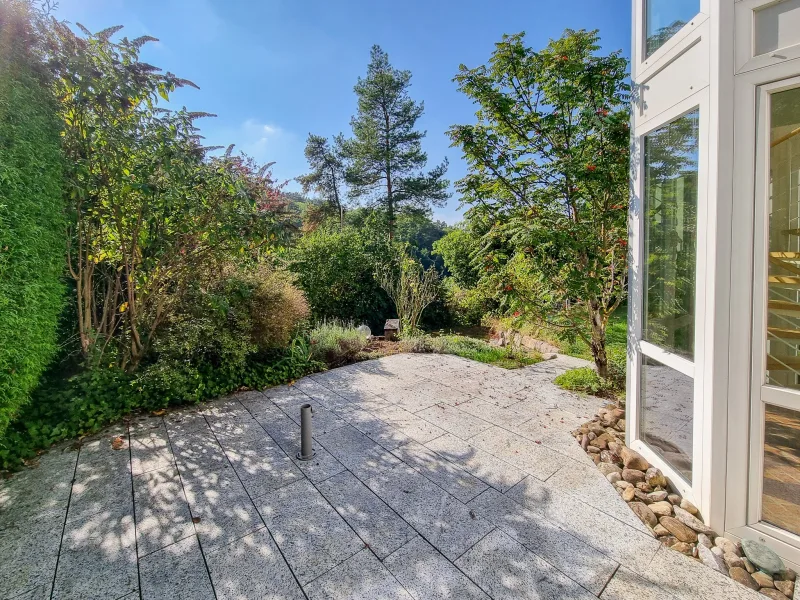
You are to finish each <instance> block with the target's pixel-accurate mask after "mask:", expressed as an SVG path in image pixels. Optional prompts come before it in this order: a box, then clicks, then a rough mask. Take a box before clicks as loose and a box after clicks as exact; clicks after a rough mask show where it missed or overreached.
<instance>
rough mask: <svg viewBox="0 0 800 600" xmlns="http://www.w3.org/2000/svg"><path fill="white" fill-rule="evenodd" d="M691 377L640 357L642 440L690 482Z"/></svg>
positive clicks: (692, 410)
mask: <svg viewBox="0 0 800 600" xmlns="http://www.w3.org/2000/svg"><path fill="white" fill-rule="evenodd" d="M693 422H694V380H693V379H692V378H691V377H687V376H686V375H684V374H683V373H679V372H678V371H675V370H674V369H670V368H669V367H667V366H665V365H663V364H661V363H660V362H658V361H656V360H653V359H652V358H649V357H647V356H645V357H643V358H642V405H641V430H642V435H641V437H642V441H643V442H645V443H646V444H647V445H648V446H650V449H651V450H653V451H654V452H655V453H656V454H658V455H660V456H662V457H663V458H664V460H666V461H667V462H668V463H669V464H670V465H672V468H674V469H675V470H676V471H678V472H679V473H680V474H681V475H683V476H684V477H685V478H686V480H687V481H688V482H689V483H691V482H692V428H693Z"/></svg>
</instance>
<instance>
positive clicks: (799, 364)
mask: <svg viewBox="0 0 800 600" xmlns="http://www.w3.org/2000/svg"><path fill="white" fill-rule="evenodd" d="M798 128H800V89H794V90H788V91H785V92H779V93H777V94H773V95H772V99H771V104H770V152H769V173H770V202H769V261H768V264H769V273H768V279H767V286H768V291H769V306H768V312H767V331H766V335H767V372H766V382H767V383H768V384H770V385H776V386H780V387H787V388H794V389H800V352H798V348H800V198H798V194H799V193H800V188H798V177H800V136H799V135H797V133H798Z"/></svg>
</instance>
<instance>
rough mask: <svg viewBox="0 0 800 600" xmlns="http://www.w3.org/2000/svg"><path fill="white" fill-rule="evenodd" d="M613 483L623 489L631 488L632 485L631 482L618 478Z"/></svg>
mask: <svg viewBox="0 0 800 600" xmlns="http://www.w3.org/2000/svg"><path fill="white" fill-rule="evenodd" d="M614 485H615V486H617V487H618V488H620V489H623V490H626V489H628V488H632V487H633V484H632V483H628V482H627V481H624V480H620V481H618V482H617V483H615V484H614Z"/></svg>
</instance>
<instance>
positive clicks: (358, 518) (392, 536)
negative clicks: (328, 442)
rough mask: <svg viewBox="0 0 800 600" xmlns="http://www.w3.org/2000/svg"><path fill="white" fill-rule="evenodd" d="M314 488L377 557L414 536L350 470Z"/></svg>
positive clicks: (395, 548)
mask: <svg viewBox="0 0 800 600" xmlns="http://www.w3.org/2000/svg"><path fill="white" fill-rule="evenodd" d="M317 488H318V489H319V491H320V492H321V493H322V494H323V495H324V496H325V498H326V499H327V500H328V502H330V504H331V505H332V506H333V507H334V508H335V509H336V512H338V513H339V514H340V515H341V516H342V518H343V519H344V520H345V521H347V524H348V525H350V527H352V528H353V530H354V531H355V532H356V533H357V534H358V536H359V537H360V538H361V539H362V540H363V541H364V543H365V544H367V545H368V546H369V548H370V549H371V550H372V551H373V552H374V553H375V555H376V556H377V557H378V558H380V559H383V558H385V557H386V556H388V555H389V554H391V553H392V552H394V551H395V550H397V549H398V548H399V547H400V546H402V545H403V544H405V543H406V542H407V541H409V540H410V539H412V538H413V537H415V536H416V532H415V531H414V530H413V529H412V527H411V526H410V525H409V524H408V523H406V522H405V521H404V520H403V519H402V518H400V516H399V515H398V514H397V513H396V512H394V511H393V510H392V509H391V508H389V507H388V506H387V505H386V504H385V503H384V502H383V501H382V500H381V499H380V498H378V496H376V495H375V494H374V493H373V492H372V491H371V490H370V489H369V488H368V487H367V486H365V485H364V484H363V483H361V482H360V481H359V480H358V479H357V478H356V477H355V476H354V475H353V474H352V473H350V472H344V473H340V474H339V475H334V476H333V477H331V478H330V479H327V480H326V481H323V482H322V483H320V484H318V485H317Z"/></svg>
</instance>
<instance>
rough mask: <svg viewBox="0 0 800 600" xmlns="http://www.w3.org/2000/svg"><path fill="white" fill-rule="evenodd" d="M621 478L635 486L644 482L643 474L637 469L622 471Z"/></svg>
mask: <svg viewBox="0 0 800 600" xmlns="http://www.w3.org/2000/svg"><path fill="white" fill-rule="evenodd" d="M622 478H623V479H624V480H625V481H627V482H628V483H633V484H637V483H639V482H643V481H644V472H643V471H639V470H638V469H627V468H626V469H622Z"/></svg>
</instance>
